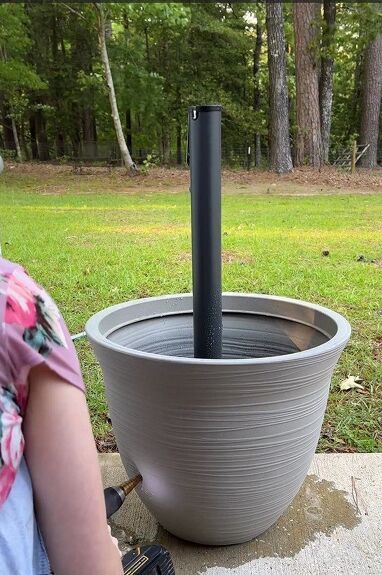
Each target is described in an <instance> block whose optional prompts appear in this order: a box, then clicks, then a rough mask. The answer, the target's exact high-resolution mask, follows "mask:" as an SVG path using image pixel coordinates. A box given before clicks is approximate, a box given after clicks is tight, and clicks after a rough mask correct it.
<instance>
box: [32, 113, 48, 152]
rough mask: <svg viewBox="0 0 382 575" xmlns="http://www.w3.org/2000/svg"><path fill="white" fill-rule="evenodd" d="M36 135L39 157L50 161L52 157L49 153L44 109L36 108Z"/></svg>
mask: <svg viewBox="0 0 382 575" xmlns="http://www.w3.org/2000/svg"><path fill="white" fill-rule="evenodd" d="M35 118H36V135H37V145H38V157H39V159H40V160H41V161H43V162H44V161H48V160H49V159H50V155H49V144H48V138H47V135H46V121H45V117H44V114H43V112H42V110H40V109H39V110H36V114H35Z"/></svg>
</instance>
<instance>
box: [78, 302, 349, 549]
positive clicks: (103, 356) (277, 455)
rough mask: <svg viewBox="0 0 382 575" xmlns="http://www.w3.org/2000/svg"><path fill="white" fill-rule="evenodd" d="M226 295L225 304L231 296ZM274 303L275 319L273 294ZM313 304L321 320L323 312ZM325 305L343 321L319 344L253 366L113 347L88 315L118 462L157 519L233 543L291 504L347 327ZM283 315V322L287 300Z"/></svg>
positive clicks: (196, 535) (200, 539) (201, 538)
mask: <svg viewBox="0 0 382 575" xmlns="http://www.w3.org/2000/svg"><path fill="white" fill-rule="evenodd" d="M224 297H225V303H226V304H228V303H229V305H228V307H229V308H230V309H232V305H233V303H234V302H235V300H232V301H231V300H230V299H228V298H229V297H231V298H232V297H234V296H224ZM236 297H237V298H238V299H237V302H239V300H240V296H236ZM243 297H244V296H243ZM245 297H246V298H248V297H249V296H245ZM254 297H257V302H259V298H260V300H261V296H254ZM266 299H267V305H268V306H269V305H271V303H270V301H269V300H270V298H266ZM274 299H275V307H276V308H277V309H278V312H277V315H278V317H280V316H282V313H281V311H280V301H283V300H281V299H280V298H274ZM158 301H159V300H158ZM243 301H244V299H242V300H241V302H243ZM284 301H288V300H284ZM289 301H290V300H289ZM223 302H224V299H223ZM133 303H134V302H133ZM260 303H261V302H260ZM188 305H189V304H188ZM245 305H246V306H247V305H248V301H246V302H245ZM293 305H295V306H298V305H301V306H303V305H309V304H304V303H301V304H299V302H294V304H293ZM161 306H162V307H163V300H162V302H161V303H159V304H158V310H160V309H161ZM186 307H187V306H186ZM236 307H239V308H240V307H242V306H240V305H239V306H236ZM313 307H314V308H315V309H320V310H321V311H320V313H321V314H322V318H323V323H324V324H325V322H326V320H325V317H326V316H325V310H324V308H318V307H317V306H313ZM164 308H166V306H164ZM111 309H113V308H111ZM114 309H115V308H114ZM322 310H324V311H322ZM327 311H328V313H329V314H330V315H331V320H330V321H332V320H333V326H334V325H335V324H336V320H337V319H338V318H340V322H339V323H340V324H341V325H340V326H339V328H338V322H337V324H336V325H337V330H336V329H335V328H333V326H332V328H333V330H334V333H333V338H331V336H330V334H328V337H327V340H328V341H327V343H325V344H323V345H320V346H318V347H316V348H313V349H310V350H308V351H306V352H303V353H301V352H300V353H291V354H289V355H286V356H285V357H284V356H282V357H280V356H278V357H275V358H269V357H268V358H266V359H265V360H264V359H262V358H258V359H255V360H253V361H252V362H251V361H250V360H249V361H248V360H243V361H240V360H236V361H235V360H234V361H232V360H226V361H224V360H221V361H216V362H209V361H208V360H190V359H189V360H188V361H186V360H184V361H182V359H181V358H179V357H178V358H176V360H175V361H174V358H170V357H167V358H166V357H164V356H155V355H153V354H144V353H141V354H140V353H136V352H133V351H131V352H130V351H129V350H124V351H123V352H122V351H121V348H120V347H119V346H118V345H116V344H113V343H110V341H108V342H106V338H105V337H103V336H102V334H101V336H100V335H99V333H96V334H95V331H94V330H95V329H96V328H95V326H96V325H97V326H98V325H101V324H102V318H100V321H99V322H98V319H95V318H97V316H95V318H92V320H90V322H89V324H88V326H87V331H88V335H89V337H90V339H91V341H92V345H93V347H94V350H95V352H96V355H97V357H98V359H99V361H100V363H101V366H102V370H103V373H104V378H105V385H106V394H107V400H108V404H109V408H110V414H111V419H112V422H113V428H114V432H115V434H116V438H117V444H118V448H119V451H120V453H121V457H122V461H123V463H124V465H125V467H126V469H127V472H128V474H129V475H133V474H135V473H136V472H138V471H139V473H141V474H142V476H143V484H142V487H141V488H140V489H139V494H140V497H141V498H142V500H143V501H144V503H145V504H146V505H147V507H148V508H149V509H150V511H151V512H152V513H153V514H154V515H155V516H156V518H157V519H158V520H159V522H160V523H161V524H162V525H163V527H165V528H166V529H168V530H169V531H170V532H172V533H174V534H175V535H177V536H178V537H182V538H184V539H188V540H190V541H194V542H197V543H203V544H211V545H223V544H232V543H240V542H243V541H247V540H249V539H252V538H253V537H255V536H257V535H259V534H260V533H262V532H263V531H265V530H266V529H268V528H269V527H270V526H271V525H272V524H273V523H274V522H275V521H276V520H277V519H278V517H279V516H280V515H281V514H282V512H283V511H284V510H285V509H286V507H287V506H288V505H289V504H290V502H291V501H292V499H293V497H294V496H295V495H296V493H297V491H298V490H299V488H300V486H301V484H302V482H303V480H304V478H305V475H306V473H307V470H308V468H309V465H310V462H311V459H312V457H313V454H314V451H315V448H316V445H317V441H318V438H319V433H320V429H321V425H322V420H323V416H324V411H325V406H326V402H327V398H328V392H329V385H330V379H331V375H332V372H333V369H334V367H335V364H336V362H337V360H338V358H339V356H340V353H341V351H342V349H343V347H344V346H345V344H346V342H347V340H348V338H349V335H350V327H349V325H348V324H347V322H346V321H345V320H344V319H343V318H341V316H338V315H337V314H334V312H329V310H327ZM102 313H104V312H102ZM117 315H118V314H117ZM122 315H123V313H122ZM286 315H287V316H288V318H289V319H291V316H290V308H288V309H287V314H286ZM314 315H315V314H314ZM103 317H104V316H103ZM315 317H316V315H315ZM333 317H334V319H333ZM320 321H321V320H320ZM97 322H98V323H97ZM117 323H118V322H117ZM120 323H121V322H120ZM122 323H123V322H122ZM329 323H330V322H329ZM312 325H313V324H312ZM108 327H109V331H110V325H109V326H108ZM341 330H342V336H341V334H339V331H341ZM101 332H102V330H101ZM334 335H335V337H334ZM331 341H333V342H334V343H333V345H330V342H331ZM105 342H106V343H105ZM318 350H321V352H320V353H318ZM310 352H312V353H310ZM304 354H305V355H304ZM294 357H295V359H294ZM273 360H274V361H273Z"/></svg>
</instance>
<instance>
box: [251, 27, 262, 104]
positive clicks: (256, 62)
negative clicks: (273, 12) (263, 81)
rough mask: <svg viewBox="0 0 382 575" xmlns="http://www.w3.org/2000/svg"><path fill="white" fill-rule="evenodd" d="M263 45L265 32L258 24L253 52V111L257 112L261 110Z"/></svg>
mask: <svg viewBox="0 0 382 575" xmlns="http://www.w3.org/2000/svg"><path fill="white" fill-rule="evenodd" d="M262 44H263V31H262V29H261V24H260V23H259V22H257V24H256V44H255V49H254V51H253V68H252V75H253V111H254V112H257V110H258V109H259V108H260V84H259V70H260V55H261V47H262Z"/></svg>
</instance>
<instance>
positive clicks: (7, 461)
mask: <svg viewBox="0 0 382 575" xmlns="http://www.w3.org/2000/svg"><path fill="white" fill-rule="evenodd" d="M64 328H65V325H64V323H63V320H62V318H61V316H60V313H59V311H58V309H57V306H56V305H55V303H54V302H53V300H51V298H50V297H49V296H48V295H47V294H46V292H45V291H44V290H43V289H42V288H40V287H39V286H38V285H37V284H35V282H33V280H32V279H31V278H29V276H27V274H26V273H25V272H24V271H23V270H22V268H20V267H18V266H16V265H14V264H10V262H6V260H2V259H1V258H0V507H1V505H2V503H3V502H4V501H5V500H6V498H7V496H8V494H9V492H10V490H11V488H12V485H13V482H14V479H15V476H16V473H17V470H18V467H19V465H20V461H21V458H22V455H23V450H24V437H23V434H22V421H23V414H24V410H25V407H26V405H27V395H28V373H29V369H30V368H31V367H32V366H33V365H36V364H38V363H41V361H43V360H44V361H48V365H49V367H50V368H51V369H54V370H55V371H57V372H58V373H59V374H60V375H61V376H62V377H64V378H65V379H66V380H67V381H69V382H70V383H73V384H74V385H76V386H77V387H79V388H81V389H83V383H82V378H81V375H80V370H79V366H78V361H77V358H76V354H75V350H74V347H73V345H72V343H71V341H70V338H68V335H65V332H64ZM65 330H66V328H65ZM11 333H12V337H13V339H12V342H13V343H12V345H13V347H14V348H17V349H13V351H14V353H13V356H12V357H13V360H11V359H10V356H9V357H8V359H7V357H6V355H4V350H6V351H8V354H9V349H8V347H7V346H9V345H10V344H9V342H8V340H9V335H10V334H11ZM66 334H67V332H66ZM59 349H61V350H62V352H60V353H58V350H59ZM1 351H3V353H1ZM53 351H54V353H53Z"/></svg>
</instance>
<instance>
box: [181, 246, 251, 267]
mask: <svg viewBox="0 0 382 575" xmlns="http://www.w3.org/2000/svg"><path fill="white" fill-rule="evenodd" d="M177 260H178V261H180V262H190V261H191V252H181V253H180V254H179V255H178V256H177ZM254 261H255V260H254V258H252V257H251V256H246V255H243V254H241V253H240V252H235V251H233V250H223V252H222V262H223V263H224V264H240V265H247V264H252V263H254Z"/></svg>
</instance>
